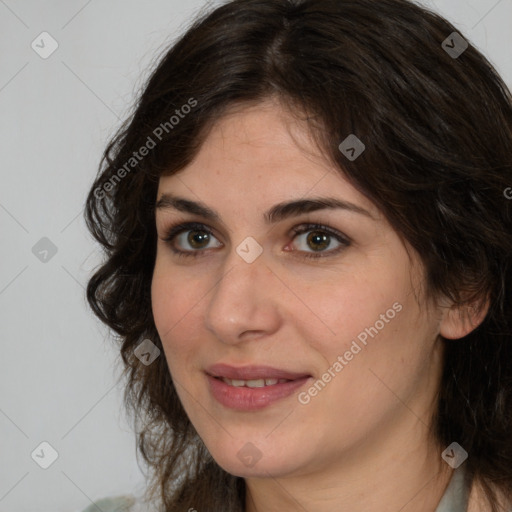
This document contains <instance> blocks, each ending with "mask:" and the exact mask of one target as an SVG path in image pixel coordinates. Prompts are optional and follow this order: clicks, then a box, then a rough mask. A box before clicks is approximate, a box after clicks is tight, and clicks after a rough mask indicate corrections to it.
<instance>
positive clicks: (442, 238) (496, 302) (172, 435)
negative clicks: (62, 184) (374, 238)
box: [85, 0, 512, 512]
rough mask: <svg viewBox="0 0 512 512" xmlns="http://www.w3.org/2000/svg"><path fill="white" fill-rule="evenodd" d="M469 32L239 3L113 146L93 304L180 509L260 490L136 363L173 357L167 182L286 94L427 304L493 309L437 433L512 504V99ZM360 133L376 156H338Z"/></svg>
mask: <svg viewBox="0 0 512 512" xmlns="http://www.w3.org/2000/svg"><path fill="white" fill-rule="evenodd" d="M456 31H457V30H456V29H455V28H454V26H453V25H451V24H450V23H448V22H447V21H446V20H445V19H443V18H442V17H440V16H439V15H437V14H435V13H433V12H430V11H429V10H427V9H425V8H423V7H420V6H418V5H416V4H413V3H411V2H409V1H406V0H233V1H229V2H227V3H225V4H224V5H221V6H219V7H217V8H215V9H213V10H210V12H206V13H202V14H201V16H200V17H198V18H196V19H195V21H193V23H192V24H191V25H190V27H189V28H188V30H187V31H186V32H185V33H184V35H182V36H181V37H180V38H179V39H178V40H177V41H175V42H174V43H173V44H172V47H171V48H169V49H166V52H165V55H164V56H163V57H162V58H161V59H160V60H159V62H158V65H157V66H156V67H155V69H154V70H153V72H152V74H151V76H150V77H149V79H148V80H147V83H146V85H145V87H144V88H143V90H142V92H141V93H140V94H139V97H138V98H137V100H136V105H135V108H134V112H133V114H132V115H131V116H130V119H128V120H127V121H126V122H125V124H124V125H123V126H122V127H121V128H120V130H119V131H118V133H117V134H116V135H115V136H114V138H113V139H112V140H111V141H110V143H109V144H108V147H107V148H106V150H105V152H104V155H103V158H102V161H101V164H100V169H99V174H98V176H97V178H96V180H95V182H94V184H93V185H92V187H91V190H90V192H89V195H88V198H87V203H86V211H85V216H86V222H87V225H88V228H89V230H90V231H91V233H92V234H93V236H94V237H95V238H96V240H97V241H98V242H99V243H100V244H101V246H102V247H103V249H104V252H105V260H104V262H103V263H102V265H101V266H100V267H99V268H98V269H97V270H96V271H95V273H94V275H92V277H91V278H90V281H89V283H88V286H87V298H88V301H89V303H90V306H91V307H92V309H93V311H94V313H95V314H96V315H97V316H98V317H99V318H100V319H101V320H102V321H103V322H104V323H105V324H106V325H107V326H109V327H110V328H111V329H112V330H113V331H114V332H115V333H116V335H117V336H116V339H118V340H119V344H120V353H121V356H122V361H123V363H124V375H125V376H126V377H127V383H126V389H125V396H124V400H125V406H126V408H127V410H129V411H130V412H131V414H133V418H134V419H135V424H136V427H135V428H136V431H137V433H138V439H137V447H138V453H139V452H140V454H141V455H142V456H143V458H144V460H145V462H146V463H147V464H149V466H150V469H151V475H152V480H151V486H150V487H149V488H150V490H151V493H152V494H153V495H154V496H156V495H157V494H158V499H159V500H160V502H161V505H162V507H163V508H162V509H163V510H165V511H166V512H174V511H178V510H179V511H184V510H187V509H189V508H192V507H194V508H197V509H198V510H200V511H201V512H207V511H209V512H219V511H221V510H222V511H226V512H228V511H229V512H235V511H237V512H239V511H242V510H244V501H245V483H244V480H243V478H240V477H236V476H233V475H230V474H228V473H227V472H225V471H224V470H223V469H222V468H220V467H219V466H218V465H217V464H216V462H215V461H214V460H213V458H212V457H211V455H210V453H209V452H208V450H207V449H206V447H205V445H204V444H203V442H202V441H201V439H200V438H199V436H198V434H197V432H196V431H195V429H194V427H193V426H192V424H191V423H190V421H189V419H188V417H187V415H186V413H185V411H184V409H183V407H182V405H181V403H180V400H179V399H178V396H177V393H176V390H175V388H174V385H173V382H172V379H171V375H170V373H169V368H168V366H167V363H166V359H165V357H159V358H157V359H156V360H155V361H154V362H153V363H152V364H151V365H147V366H146V365H145V364H142V362H141V361H140V360H139V359H138V358H137V357H136V356H135V354H134V350H135V348H136V347H137V345H138V344H139V343H140V342H141V341H142V340H143V339H146V338H148V339H150V340H151V341H152V342H153V343H154V344H155V345H156V346H157V347H159V348H160V350H162V351H163V349H162V344H161V341H160V339H159V336H158V333H157V331H156V328H155V323H154V319H153V316H152V307H151V295H150V287H151V279H152V272H153V267H154V263H155V255H156V228H155V218H154V205H155V200H156V192H157V187H158V181H159V177H160V176H162V175H171V174H173V173H175V172H177V171H178V170H180V169H182V168H184V167H185V166H186V165H187V164H189V163H190V162H191V160H192V159H193V157H194V156H195V155H196V154H197V152H198V149H199V148H200V146H201V144H202V142H203V141H204V140H205V137H206V136H207V134H208V131H209V129H210V128H211V127H212V126H213V124H214V123H215V122H216V121H217V120H218V119H219V118H220V117H221V116H222V114H223V113H225V112H226V110H227V109H228V108H231V107H233V106H236V105H239V106H244V105H249V104H258V103H259V102H261V101H263V100H265V99H268V98H270V97H275V98H278V99H279V101H280V102H281V104H282V105H283V106H286V107H287V108H288V109H289V111H290V112H292V113H294V114H295V115H297V116H302V118H303V119H307V123H308V126H309V128H310V130H311V134H312V135H313V136H314V137H315V140H316V141H317V142H318V144H319V146H320V147H321V149H322V151H323V153H324V154H325V155H326V156H327V157H328V158H329V159H330V160H331V161H332V162H333V164H334V165H335V166H337V168H338V169H339V172H340V173H342V174H343V175H344V176H345V177H346V178H347V179H348V180H350V182H351V183H352V184H353V185H354V186H355V187H356V188H357V189H358V190H360V191H361V192H362V193H363V194H365V195H366V196H367V197H368V198H369V199H370V200H371V201H373V202H374V203H375V205H376V206H377V207H378V208H380V210H381V211H382V212H383V214H384V215H385V216H386V218H387V219H388V221H389V222H390V223H391V225H392V226H393V228H394V229H395V230H396V231H397V233H399V234H400V236H402V237H403V239H405V240H407V241H408V242H409V243H410V244H411V245H412V246H413V247H414V249H415V250H416V251H417V252H418V253H419V255H420V257H421V259H422V261H423V264H424V267H425V270H426V275H427V282H426V289H427V291H428V295H429V297H432V298H436V297H440V296H441V295H444V296H447V297H449V298H451V299H453V300H455V301H457V302H459V303H460V304H465V303H468V304H469V303H470V302H474V301H478V300H483V299H484V298H488V299H489V302H490V308H489V311H488V313H487V315H486V317H485V319H484V321H483V323H482V324H481V325H480V326H479V327H478V328H477V329H476V330H474V331H473V332H471V333H470V334H468V335H467V336H466V337H464V338H462V339H460V340H449V341H446V340H444V341H443V343H444V344H445V356H444V363H443V364H444V370H443V374H442V381H441V383H440V392H439V396H438V407H437V411H436V413H435V418H434V419H435V421H434V423H433V425H432V431H433V432H434V433H435V438H436V439H437V440H438V441H439V444H440V446H443V447H446V446H448V445H449V444H450V443H451V442H453V441H454V440H456V441H457V442H458V443H459V444H460V445H461V446H463V447H464V449H465V450H466V451H467V452H468V453H469V458H468V459H467V460H466V462H464V464H465V468H466V471H467V473H468V475H469V477H470V478H471V479H472V481H475V482H476V481H478V482H480V483H481V486H482V487H483V489H484V490H485V495H486V496H487V498H488V500H489V503H490V504H491V505H492V511H493V512H497V511H498V494H497V493H496V489H497V490H498V491H499V492H502V493H504V494H505V495H506V496H508V497H510V496H511V495H512V268H511V261H512V215H511V208H512V200H509V199H507V197H510V195H512V190H511V189H510V188H509V187H512V98H511V94H510V91H509V90H508V89H507V86H506V85H505V84H504V83H503V81H502V79H501V78H500V77H499V75H498V73H497V72H496V71H495V69H494V68H493V66H492V65H491V64H490V63H489V62H488V60H487V59H486V58H485V57H484V56H483V55H482V54H481V53H480V52H479V51H477V50H476V49H475V47H474V46H472V45H471V44H469V46H468V48H467V49H466V50H465V51H464V52H463V53H462V54H461V55H459V56H454V55H453V54H450V53H449V52H448V51H447V49H446V44H443V41H445V40H446V39H447V38H448V37H449V36H450V35H451V34H452V33H453V32H456ZM449 41H450V40H449ZM454 44H455V43H453V40H451V43H450V46H454ZM185 105H188V106H189V107H190V108H189V107H187V108H185ZM349 134H357V137H358V138H359V139H361V140H362V141H364V143H365V145H366V150H365V151H364V153H363V154H362V155H361V156H360V157H359V158H357V159H356V160H354V161H350V160H349V159H347V158H346V157H345V156H344V155H343V154H342V153H341V152H340V150H339V148H338V146H339V144H340V142H341V141H343V140H344V139H345V138H346V137H347V136H348V135H349ZM144 146H145V147H146V148H150V149H149V150H148V151H143V150H141V148H142V147H144ZM134 152H135V154H134ZM142 153H144V155H143V154H142ZM507 190H508V191H510V192H511V194H508V193H507Z"/></svg>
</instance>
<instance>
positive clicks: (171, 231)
mask: <svg viewBox="0 0 512 512" xmlns="http://www.w3.org/2000/svg"><path fill="white" fill-rule="evenodd" d="M192 230H197V231H202V232H204V233H206V234H208V235H213V233H212V232H211V231H210V230H209V229H208V228H206V226H205V225H204V224H201V223H198V222H185V223H180V224H176V225H174V226H170V227H169V228H168V230H167V233H166V235H165V237H164V238H163V241H164V242H166V243H168V244H169V245H170V248H171V250H172V251H173V252H174V253H175V254H176V255H177V256H179V257H192V258H197V257H198V256H200V255H201V253H204V251H205V250H207V249H198V250H196V251H182V250H180V249H176V248H175V247H174V246H173V245H172V242H173V240H174V239H175V238H176V237H177V236H178V235H180V234H181V233H183V232H186V231H192ZM309 231H318V232H320V233H323V234H327V235H329V236H331V237H333V238H335V239H336V240H337V241H338V242H339V243H340V244H341V245H340V246H339V247H338V248H336V249H331V250H330V251H325V253H326V254H327V255H326V254H324V253H323V252H318V253H314V252H312V253H310V252H307V251H306V252H305V251H299V252H303V253H304V254H303V256H304V258H313V259H319V258H326V257H329V256H334V255H336V254H338V253H339V252H341V251H342V250H343V249H346V248H347V247H348V246H349V245H350V244H351V241H350V239H349V238H348V237H346V236H342V235H341V234H340V233H337V232H336V231H334V230H333V229H331V228H330V227H329V226H325V225H323V224H311V223H308V224H301V225H299V226H296V227H294V228H293V230H292V233H293V238H295V237H297V236H299V235H302V234H304V233H307V232H309Z"/></svg>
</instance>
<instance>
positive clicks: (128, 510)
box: [83, 466, 470, 512]
mask: <svg viewBox="0 0 512 512" xmlns="http://www.w3.org/2000/svg"><path fill="white" fill-rule="evenodd" d="M469 490H470V489H469V485H468V482H467V481H466V475H465V472H464V469H463V466H459V467H458V468H457V469H456V470H455V471H454V472H453V475H452V478H451V480H450V483H449V484H448V487H447V488H446V491H445V493H444V494H443V497H442V498H441V501H440V502H439V505H438V506H437V508H436V510H435V512H467V508H468V499H469ZM83 512H148V508H147V506H145V505H144V504H143V502H142V501H141V500H140V499H137V498H135V496H133V495H131V494H129V495H124V496H115V497H110V498H103V499H101V500H99V501H96V502H94V503H93V504H92V505H89V506H88V507H87V508H86V509H85V510H84V511H83Z"/></svg>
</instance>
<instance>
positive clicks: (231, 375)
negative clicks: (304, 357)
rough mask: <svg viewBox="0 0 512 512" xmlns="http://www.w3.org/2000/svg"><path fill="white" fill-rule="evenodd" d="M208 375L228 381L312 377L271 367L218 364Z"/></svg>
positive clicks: (208, 370)
mask: <svg viewBox="0 0 512 512" xmlns="http://www.w3.org/2000/svg"><path fill="white" fill-rule="evenodd" d="M206 373H208V374H209V375H211V376H213V377H221V378H222V377H224V378H226V379H238V380H256V379H287V380H297V379H301V378H304V377H310V375H309V374H308V373H297V372H289V371H286V370H280V369H278V368H272V367H270V366H254V365H251V366H230V365H228V364H223V363H218V364H214V365H212V366H209V367H208V368H207V369H206Z"/></svg>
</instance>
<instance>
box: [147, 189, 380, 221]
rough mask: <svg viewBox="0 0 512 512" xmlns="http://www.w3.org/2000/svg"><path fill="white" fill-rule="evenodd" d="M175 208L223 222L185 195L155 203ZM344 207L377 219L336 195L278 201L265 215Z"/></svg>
mask: <svg viewBox="0 0 512 512" xmlns="http://www.w3.org/2000/svg"><path fill="white" fill-rule="evenodd" d="M169 208H170V209H175V210H178V211H180V212H184V213H191V214H194V215H199V216H201V217H204V218H205V219H208V220H210V221H217V222H219V223H221V222H222V221H221V219H220V215H219V214H218V213H217V212H216V211H215V210H212V209H211V208H209V207H208V206H206V205H205V204H203V203H200V202H196V201H191V200H189V199H185V198H184V197H178V196H173V195H171V194H163V195H162V196H161V197H160V199H159V200H158V201H157V202H156V204H155V210H165V209H169ZM326 209H328V210H333V209H342V210H348V211H351V212H354V213H359V214H361V215H365V216H367V217H369V218H370V219H373V220H376V219H375V218H374V217H373V216H372V215H371V214H370V213H369V212H368V211H366V210H365V209H364V208H361V207H360V206H357V205H355V204H353V203H350V202H348V201H344V200H341V199H337V198H335V197H311V198H308V199H298V200H292V201H285V202H283V203H278V204H276V205H274V206H272V208H270V209H269V210H268V211H266V212H265V213H264V215H263V217H264V219H265V222H266V223H267V224H272V223H276V222H280V221H282V220H285V219H287V218H289V217H294V216H298V215H300V214H303V213H310V212H315V211H318V210H326Z"/></svg>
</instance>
